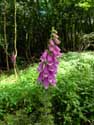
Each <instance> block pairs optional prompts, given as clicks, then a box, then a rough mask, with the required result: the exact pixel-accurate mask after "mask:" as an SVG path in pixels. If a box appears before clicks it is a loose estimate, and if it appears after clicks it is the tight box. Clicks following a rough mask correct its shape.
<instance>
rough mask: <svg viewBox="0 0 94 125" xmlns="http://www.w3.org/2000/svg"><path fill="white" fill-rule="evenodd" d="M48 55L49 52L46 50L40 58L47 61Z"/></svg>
mask: <svg viewBox="0 0 94 125" xmlns="http://www.w3.org/2000/svg"><path fill="white" fill-rule="evenodd" d="M47 55H48V52H47V50H45V51H44V53H43V54H42V56H41V58H40V60H41V61H42V62H43V61H46V57H47Z"/></svg>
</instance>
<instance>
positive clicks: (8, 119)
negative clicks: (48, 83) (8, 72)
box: [0, 52, 94, 125]
mask: <svg viewBox="0 0 94 125" xmlns="http://www.w3.org/2000/svg"><path fill="white" fill-rule="evenodd" d="M36 68H37V65H36V64H35V66H34V67H30V68H28V69H26V70H25V71H21V72H20V75H19V76H20V78H19V80H17V81H14V80H13V76H12V77H10V79H9V80H8V79H7V80H2V81H1V84H0V120H1V121H0V125H4V124H5V125H44V124H46V125H86V124H87V122H90V123H92V122H93V120H94V78H93V77H94V53H91V52H87V53H71V52H70V53H68V54H64V55H63V58H62V59H61V60H60V65H59V69H58V75H57V86H56V87H50V88H49V89H48V90H44V88H43V87H42V86H41V85H39V84H37V76H38V73H37V71H36ZM15 121H16V122H15Z"/></svg>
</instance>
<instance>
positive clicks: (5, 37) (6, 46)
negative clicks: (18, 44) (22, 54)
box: [4, 0, 9, 71]
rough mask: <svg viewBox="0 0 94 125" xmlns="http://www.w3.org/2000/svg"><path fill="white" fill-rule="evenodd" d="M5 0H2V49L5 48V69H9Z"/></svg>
mask: <svg viewBox="0 0 94 125" xmlns="http://www.w3.org/2000/svg"><path fill="white" fill-rule="evenodd" d="M6 3H7V2H6V0H4V45H5V47H4V49H5V54H6V64H7V70H8V71H9V61H8V52H7V51H8V43H7V31H6V25H7V21H6V13H7V9H6V6H7V5H6Z"/></svg>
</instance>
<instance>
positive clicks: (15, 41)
mask: <svg viewBox="0 0 94 125" xmlns="http://www.w3.org/2000/svg"><path fill="white" fill-rule="evenodd" d="M13 54H14V63H13V64H14V72H15V75H16V77H17V69H16V57H17V23H16V0H14V53H13Z"/></svg>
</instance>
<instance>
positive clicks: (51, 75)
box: [38, 34, 61, 89]
mask: <svg viewBox="0 0 94 125" xmlns="http://www.w3.org/2000/svg"><path fill="white" fill-rule="evenodd" d="M53 37H54V38H53V39H50V40H49V45H48V50H45V51H44V53H43V54H42V56H41V58H40V60H41V63H39V67H38V72H39V77H38V81H40V82H41V83H42V84H43V85H44V87H45V88H46V89H47V88H48V87H49V84H50V85H53V86H55V85H56V73H57V68H58V64H59V61H58V57H60V56H61V53H60V48H59V47H58V46H57V45H56V44H59V43H60V41H59V40H58V35H57V34H53Z"/></svg>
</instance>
